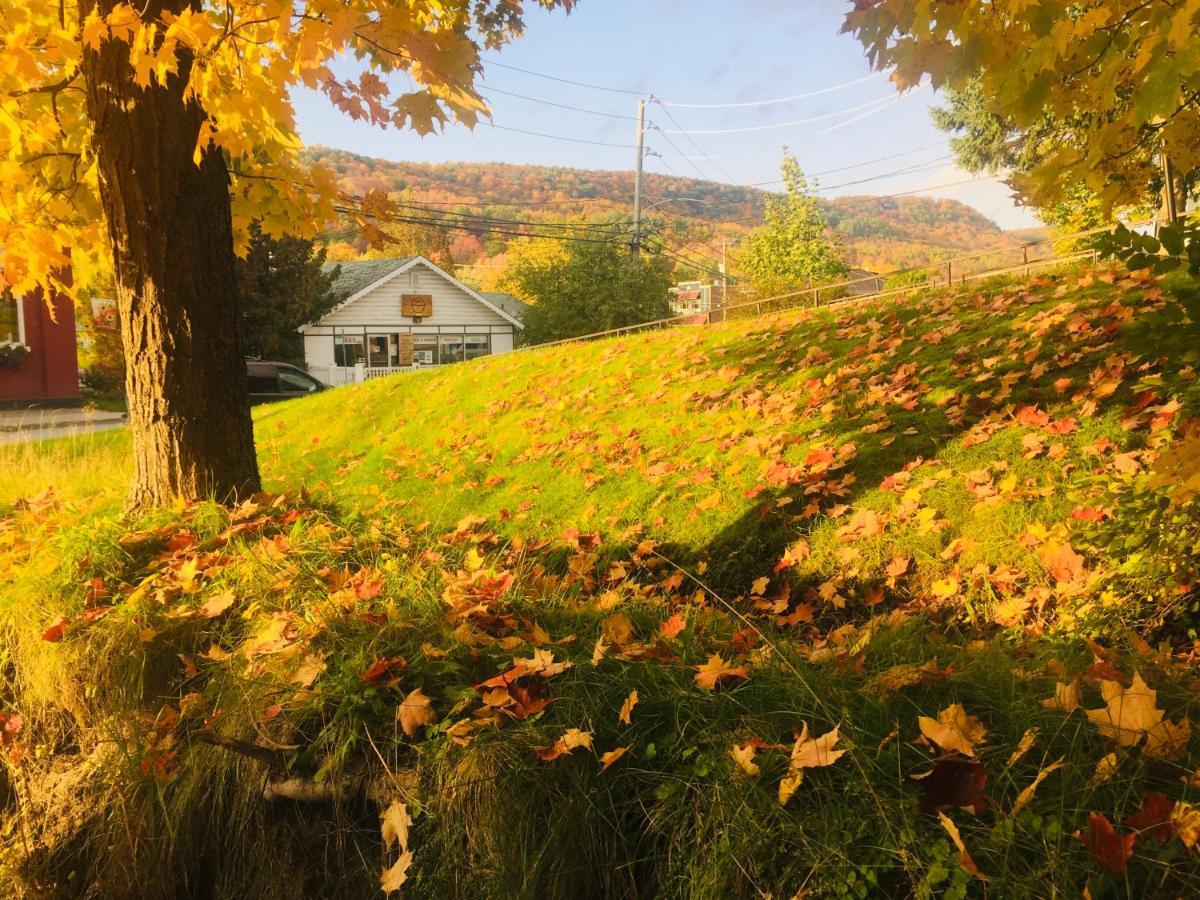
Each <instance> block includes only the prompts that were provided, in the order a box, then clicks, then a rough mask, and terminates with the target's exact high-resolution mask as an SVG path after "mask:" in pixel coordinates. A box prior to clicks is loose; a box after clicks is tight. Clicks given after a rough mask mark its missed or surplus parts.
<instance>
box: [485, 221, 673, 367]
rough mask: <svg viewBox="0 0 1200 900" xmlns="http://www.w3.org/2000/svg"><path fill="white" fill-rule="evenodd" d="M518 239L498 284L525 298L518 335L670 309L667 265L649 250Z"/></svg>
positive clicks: (543, 337) (618, 323) (581, 328)
mask: <svg viewBox="0 0 1200 900" xmlns="http://www.w3.org/2000/svg"><path fill="white" fill-rule="evenodd" d="M545 243H547V241H545V240H542V241H538V240H536V239H534V240H523V241H520V242H518V243H517V244H516V245H515V246H514V248H513V251H512V254H511V259H510V263H509V270H508V272H507V273H505V277H504V279H503V281H502V285H503V287H504V288H505V289H506V290H510V291H512V292H513V293H515V294H517V295H518V296H519V297H521V298H522V299H524V300H526V301H527V302H528V303H530V304H531V306H530V309H529V311H528V312H526V314H525V332H524V336H523V338H524V341H525V342H526V343H534V344H539V343H543V342H545V341H554V340H559V339H562V338H568V337H577V336H578V335H581V334H590V333H593V332H597V331H607V330H608V329H610V328H620V327H622V326H624V325H636V324H637V323H639V322H648V321H652V320H654V319H661V318H665V317H667V316H669V315H670V314H671V307H670V302H669V295H668V288H669V287H670V285H671V267H670V264H669V263H668V262H667V260H666V259H665V258H663V257H661V256H657V255H653V254H645V253H643V254H641V255H640V256H637V257H634V256H631V254H630V253H629V248H628V247H627V246H626V245H625V244H623V243H617V242H596V243H584V242H579V243H567V244H566V246H563V245H562V244H558V245H557V246H558V247H559V248H561V249H558V250H556V251H550V250H549V249H548V248H545V247H544V246H543V245H544V244H545Z"/></svg>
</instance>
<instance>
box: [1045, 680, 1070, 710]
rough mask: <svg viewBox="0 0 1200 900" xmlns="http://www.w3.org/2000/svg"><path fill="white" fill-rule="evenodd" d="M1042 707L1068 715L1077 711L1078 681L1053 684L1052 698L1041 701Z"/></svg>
mask: <svg viewBox="0 0 1200 900" xmlns="http://www.w3.org/2000/svg"><path fill="white" fill-rule="evenodd" d="M1042 706H1044V707H1045V708H1046V709H1057V710H1058V711H1059V712H1068V713H1069V712H1073V711H1074V710H1077V709H1079V679H1078V678H1076V679H1075V680H1074V681H1058V682H1055V684H1054V696H1053V697H1047V698H1046V699H1045V700H1043V701H1042Z"/></svg>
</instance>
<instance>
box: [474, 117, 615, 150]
mask: <svg viewBox="0 0 1200 900" xmlns="http://www.w3.org/2000/svg"><path fill="white" fill-rule="evenodd" d="M491 126H492V128H498V129H500V130H501V131H515V132H516V133H517V134H529V135H533V136H534V137H540V138H550V140H554V141H570V142H571V143H572V144H592V145H594V146H596V147H619V148H620V149H622V150H632V149H633V144H614V143H611V142H610V141H592V140H588V139H586V138H573V137H567V136H566V135H563V134H546V133H544V132H541V131H526V130H525V129H524V128H513V127H512V126H510V125H497V124H495V123H494V122H493V123H491Z"/></svg>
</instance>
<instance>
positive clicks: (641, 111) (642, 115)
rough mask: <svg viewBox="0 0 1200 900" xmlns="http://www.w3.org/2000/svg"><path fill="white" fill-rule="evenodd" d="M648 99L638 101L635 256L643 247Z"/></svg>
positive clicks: (634, 219)
mask: <svg viewBox="0 0 1200 900" xmlns="http://www.w3.org/2000/svg"><path fill="white" fill-rule="evenodd" d="M645 139H646V101H645V100H639V101H638V114H637V164H636V165H635V166H634V169H633V241H632V242H631V243H630V250H631V251H632V252H633V256H634V258H636V257H637V255H638V253H639V251H640V250H641V248H642V159H643V158H644V157H645V155H646V151H645Z"/></svg>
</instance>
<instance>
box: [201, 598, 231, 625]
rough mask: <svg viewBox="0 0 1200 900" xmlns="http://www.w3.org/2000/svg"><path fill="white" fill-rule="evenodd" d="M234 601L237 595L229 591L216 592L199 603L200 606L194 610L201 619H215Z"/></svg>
mask: <svg viewBox="0 0 1200 900" xmlns="http://www.w3.org/2000/svg"><path fill="white" fill-rule="evenodd" d="M236 601H237V597H235V596H234V595H233V594H231V593H224V594H216V595H215V596H212V597H209V598H208V599H207V600H205V601H204V603H203V604H201V606H200V608H199V609H198V610H196V615H197V616H198V617H200V618H201V619H215V618H216V617H217V616H219V615H221V614H222V613H223V612H225V611H226V610H227V609H229V607H231V606H233V604H234V603H235V602H236Z"/></svg>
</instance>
